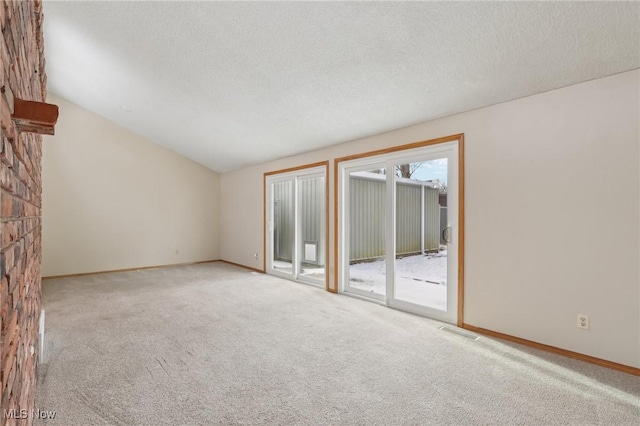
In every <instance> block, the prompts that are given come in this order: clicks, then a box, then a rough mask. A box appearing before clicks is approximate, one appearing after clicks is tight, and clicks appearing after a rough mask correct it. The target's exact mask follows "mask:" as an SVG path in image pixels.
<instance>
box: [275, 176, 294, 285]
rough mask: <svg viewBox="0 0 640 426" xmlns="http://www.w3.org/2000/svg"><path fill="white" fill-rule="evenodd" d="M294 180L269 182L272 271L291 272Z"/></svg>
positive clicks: (289, 273) (290, 273)
mask: <svg viewBox="0 0 640 426" xmlns="http://www.w3.org/2000/svg"><path fill="white" fill-rule="evenodd" d="M294 186H295V185H294V180H293V179H291V180H285V181H280V182H274V183H272V184H271V193H272V224H273V225H272V228H273V229H272V244H273V246H272V247H271V249H272V250H271V253H272V255H273V258H272V259H271V265H272V268H273V270H274V271H277V272H278V273H282V274H288V275H292V274H293V253H294V237H295V223H294V217H295V216H294V215H295V204H294Z"/></svg>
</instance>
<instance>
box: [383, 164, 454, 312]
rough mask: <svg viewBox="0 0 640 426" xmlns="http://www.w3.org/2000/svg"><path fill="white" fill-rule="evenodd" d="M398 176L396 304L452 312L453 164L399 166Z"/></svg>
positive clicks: (396, 188)
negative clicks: (448, 233)
mask: <svg viewBox="0 0 640 426" xmlns="http://www.w3.org/2000/svg"><path fill="white" fill-rule="evenodd" d="M395 171H396V174H395V209H396V210H395V236H396V251H395V259H394V262H395V264H394V270H395V281H394V298H395V299H396V300H399V301H404V302H408V303H412V304H415V305H420V306H425V307H428V308H432V309H437V310H440V311H446V310H447V247H446V242H445V241H444V240H441V235H442V231H444V229H445V228H446V227H447V225H446V224H447V221H446V214H447V213H446V211H447V175H448V173H447V158H438V159H434V160H428V161H419V162H408V163H405V164H396V165H395ZM441 218H443V219H444V220H442V221H441Z"/></svg>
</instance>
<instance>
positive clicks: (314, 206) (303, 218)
mask: <svg viewBox="0 0 640 426" xmlns="http://www.w3.org/2000/svg"><path fill="white" fill-rule="evenodd" d="M298 189H299V191H298V194H299V195H298V196H299V197H300V201H299V203H298V209H299V210H300V211H299V214H300V228H301V230H302V245H301V247H300V251H301V256H300V259H301V260H303V259H304V256H303V255H304V242H305V241H311V242H316V243H317V256H318V265H324V254H325V235H326V233H325V229H324V227H325V216H324V215H325V210H326V209H325V193H324V190H325V183H324V177H315V178H308V179H301V180H300V181H299V183H298Z"/></svg>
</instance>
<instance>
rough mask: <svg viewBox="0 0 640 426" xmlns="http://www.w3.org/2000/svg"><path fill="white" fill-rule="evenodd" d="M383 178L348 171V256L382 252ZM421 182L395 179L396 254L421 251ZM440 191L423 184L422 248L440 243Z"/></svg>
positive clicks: (356, 257)
mask: <svg viewBox="0 0 640 426" xmlns="http://www.w3.org/2000/svg"><path fill="white" fill-rule="evenodd" d="M385 186H386V181H384V180H380V179H368V178H366V177H362V176H357V175H351V176H350V179H349V218H350V233H349V238H350V241H349V242H350V247H349V260H351V261H354V260H366V259H375V258H377V257H382V256H384V255H385V225H384V220H385ZM421 186H422V185H417V184H411V183H405V182H398V183H397V190H396V254H398V255H403V254H410V253H420V251H421V250H422V246H421V244H420V237H421V223H420V222H421V216H422V213H423V212H422V209H421V207H420V203H421V200H422V194H421V191H422V189H421ZM438 197H439V191H438V190H437V189H435V188H430V187H427V186H424V250H425V251H431V250H438V249H439V247H440V206H439V204H438V200H439V198H438Z"/></svg>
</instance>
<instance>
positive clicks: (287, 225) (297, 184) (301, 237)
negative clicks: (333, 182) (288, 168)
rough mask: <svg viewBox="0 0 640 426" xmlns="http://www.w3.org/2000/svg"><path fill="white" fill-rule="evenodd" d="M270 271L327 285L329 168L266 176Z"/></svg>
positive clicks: (267, 247) (315, 283)
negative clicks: (327, 183) (327, 178)
mask: <svg viewBox="0 0 640 426" xmlns="http://www.w3.org/2000/svg"><path fill="white" fill-rule="evenodd" d="M265 189H266V193H265V202H266V206H265V207H266V208H265V211H266V227H265V229H266V236H265V237H266V249H267V252H266V255H267V264H266V272H267V273H270V274H273V275H278V276H281V277H283V278H288V279H292V280H296V281H302V282H305V283H308V284H314V285H321V286H325V277H326V271H325V261H326V259H325V257H326V243H327V242H326V168H325V167H315V168H310V169H302V170H297V171H295V172H288V173H274V174H270V175H267V176H265Z"/></svg>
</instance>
